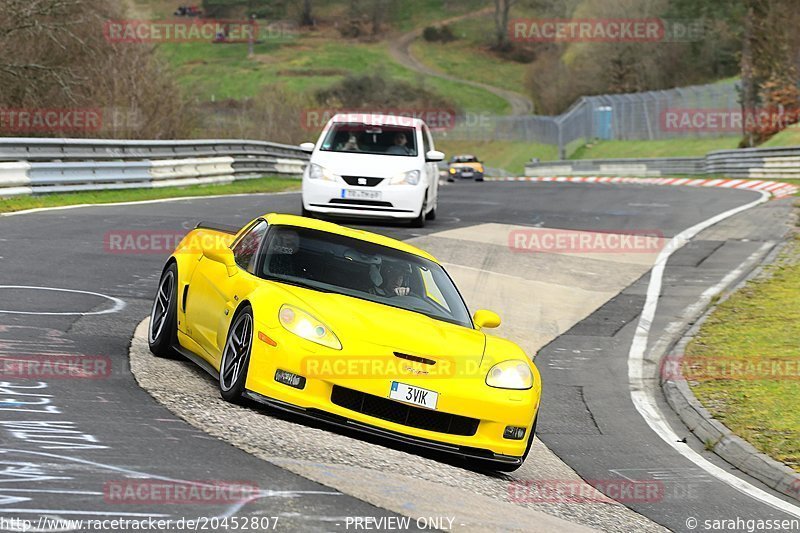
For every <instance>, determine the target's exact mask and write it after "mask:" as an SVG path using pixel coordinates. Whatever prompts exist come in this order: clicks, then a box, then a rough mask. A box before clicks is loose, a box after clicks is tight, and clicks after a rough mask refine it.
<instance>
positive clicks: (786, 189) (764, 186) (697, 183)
mask: <svg viewBox="0 0 800 533" xmlns="http://www.w3.org/2000/svg"><path fill="white" fill-rule="evenodd" d="M485 179H486V181H532V182H551V181H555V182H567V183H638V184H641V185H670V186H686V187H722V188H725V189H745V190H764V191H769V192H770V193H771V194H772V196H773V198H776V199H777V198H785V197H787V196H792V195H794V194H795V193H797V192H798V191H800V186H798V185H793V184H791V183H784V182H781V181H764V180H741V179H736V180H734V179H704V178H698V179H689V178H633V177H630V176H510V177H502V178H485Z"/></svg>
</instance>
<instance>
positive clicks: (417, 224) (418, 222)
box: [411, 191, 428, 228]
mask: <svg viewBox="0 0 800 533" xmlns="http://www.w3.org/2000/svg"><path fill="white" fill-rule="evenodd" d="M426 209H428V191H425V199H423V200H422V209H420V210H419V216H418V217H416V218H414V219H412V220H411V227H412V228H424V227H425V210H426Z"/></svg>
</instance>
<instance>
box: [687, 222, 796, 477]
mask: <svg viewBox="0 0 800 533" xmlns="http://www.w3.org/2000/svg"><path fill="white" fill-rule="evenodd" d="M798 298H800V237H799V238H796V239H795V240H794V241H793V242H792V243H791V244H790V245H789V246H788V247H787V249H785V250H784V252H783V253H782V254H781V256H780V258H779V259H778V261H776V263H774V264H773V265H770V266H769V267H767V268H766V269H765V271H764V273H763V275H761V276H759V277H758V278H757V279H755V280H752V281H750V282H749V283H747V285H746V286H745V287H744V288H742V289H741V290H739V291H738V292H736V293H735V294H733V295H732V296H731V297H730V298H729V299H728V300H726V301H725V302H723V303H722V304H720V305H719V307H718V308H717V309H716V310H715V311H714V312H713V313H712V314H711V316H710V317H709V318H708V320H706V322H705V323H704V324H703V326H702V328H701V329H700V332H699V333H698V335H697V336H696V337H695V338H694V339H693V340H692V342H691V343H690V344H689V345H688V346H687V349H686V355H687V356H688V357H689V358H690V360H691V361H692V363H691V365H692V367H693V368H694V367H695V365H697V367H698V368H700V369H702V370H703V371H704V374H705V371H710V370H711V369H712V368H715V369H716V370H715V371H714V372H709V373H710V374H714V375H716V378H715V379H711V376H710V375H704V378H703V379H699V380H698V381H691V380H690V382H689V384H690V385H691V387H692V390H693V392H694V393H695V395H696V396H697V398H698V399H699V400H700V402H701V403H702V404H703V405H704V406H705V407H706V408H707V409H708V410H709V411H710V412H711V413H712V414H713V415H714V417H715V418H717V419H718V420H719V421H720V422H722V423H723V424H725V425H726V426H728V427H729V428H730V429H731V430H732V431H733V432H734V433H736V434H737V435H739V436H740V437H742V438H743V439H745V440H746V441H748V442H749V443H751V444H752V445H753V446H755V447H756V449H758V450H759V451H761V452H763V453H766V454H768V455H770V456H771V457H773V458H774V459H776V460H778V461H781V462H783V463H785V464H786V465H788V466H790V467H792V468H794V469H795V470H796V471H798V472H800V365H798V362H799V361H800V350H799V349H798V342H797V331H798V330H797V328H798V324H800V305H798V303H797V302H798ZM736 364H739V365H741V366H740V367H739V368H742V369H745V370H741V371H738V372H734V370H733V369H734V368H736V367H735V366H734V365H736ZM712 365H713V367H712ZM759 365H760V366H759ZM721 374H726V376H727V379H726V378H723V376H721Z"/></svg>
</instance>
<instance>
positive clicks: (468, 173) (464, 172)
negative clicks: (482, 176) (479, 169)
mask: <svg viewBox="0 0 800 533" xmlns="http://www.w3.org/2000/svg"><path fill="white" fill-rule="evenodd" d="M461 175H462V176H472V171H471V170H462V171H461Z"/></svg>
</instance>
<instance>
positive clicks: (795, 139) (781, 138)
mask: <svg viewBox="0 0 800 533" xmlns="http://www.w3.org/2000/svg"><path fill="white" fill-rule="evenodd" d="M797 145H800V125H797V124H795V125H794V126H790V127H788V128H786V129H785V130H783V131H782V132H780V133H778V134H777V135H775V136H773V137H772V138H770V139H769V140H768V141H767V142H765V143H763V144H761V145H759V148H769V147H771V146H797Z"/></svg>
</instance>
